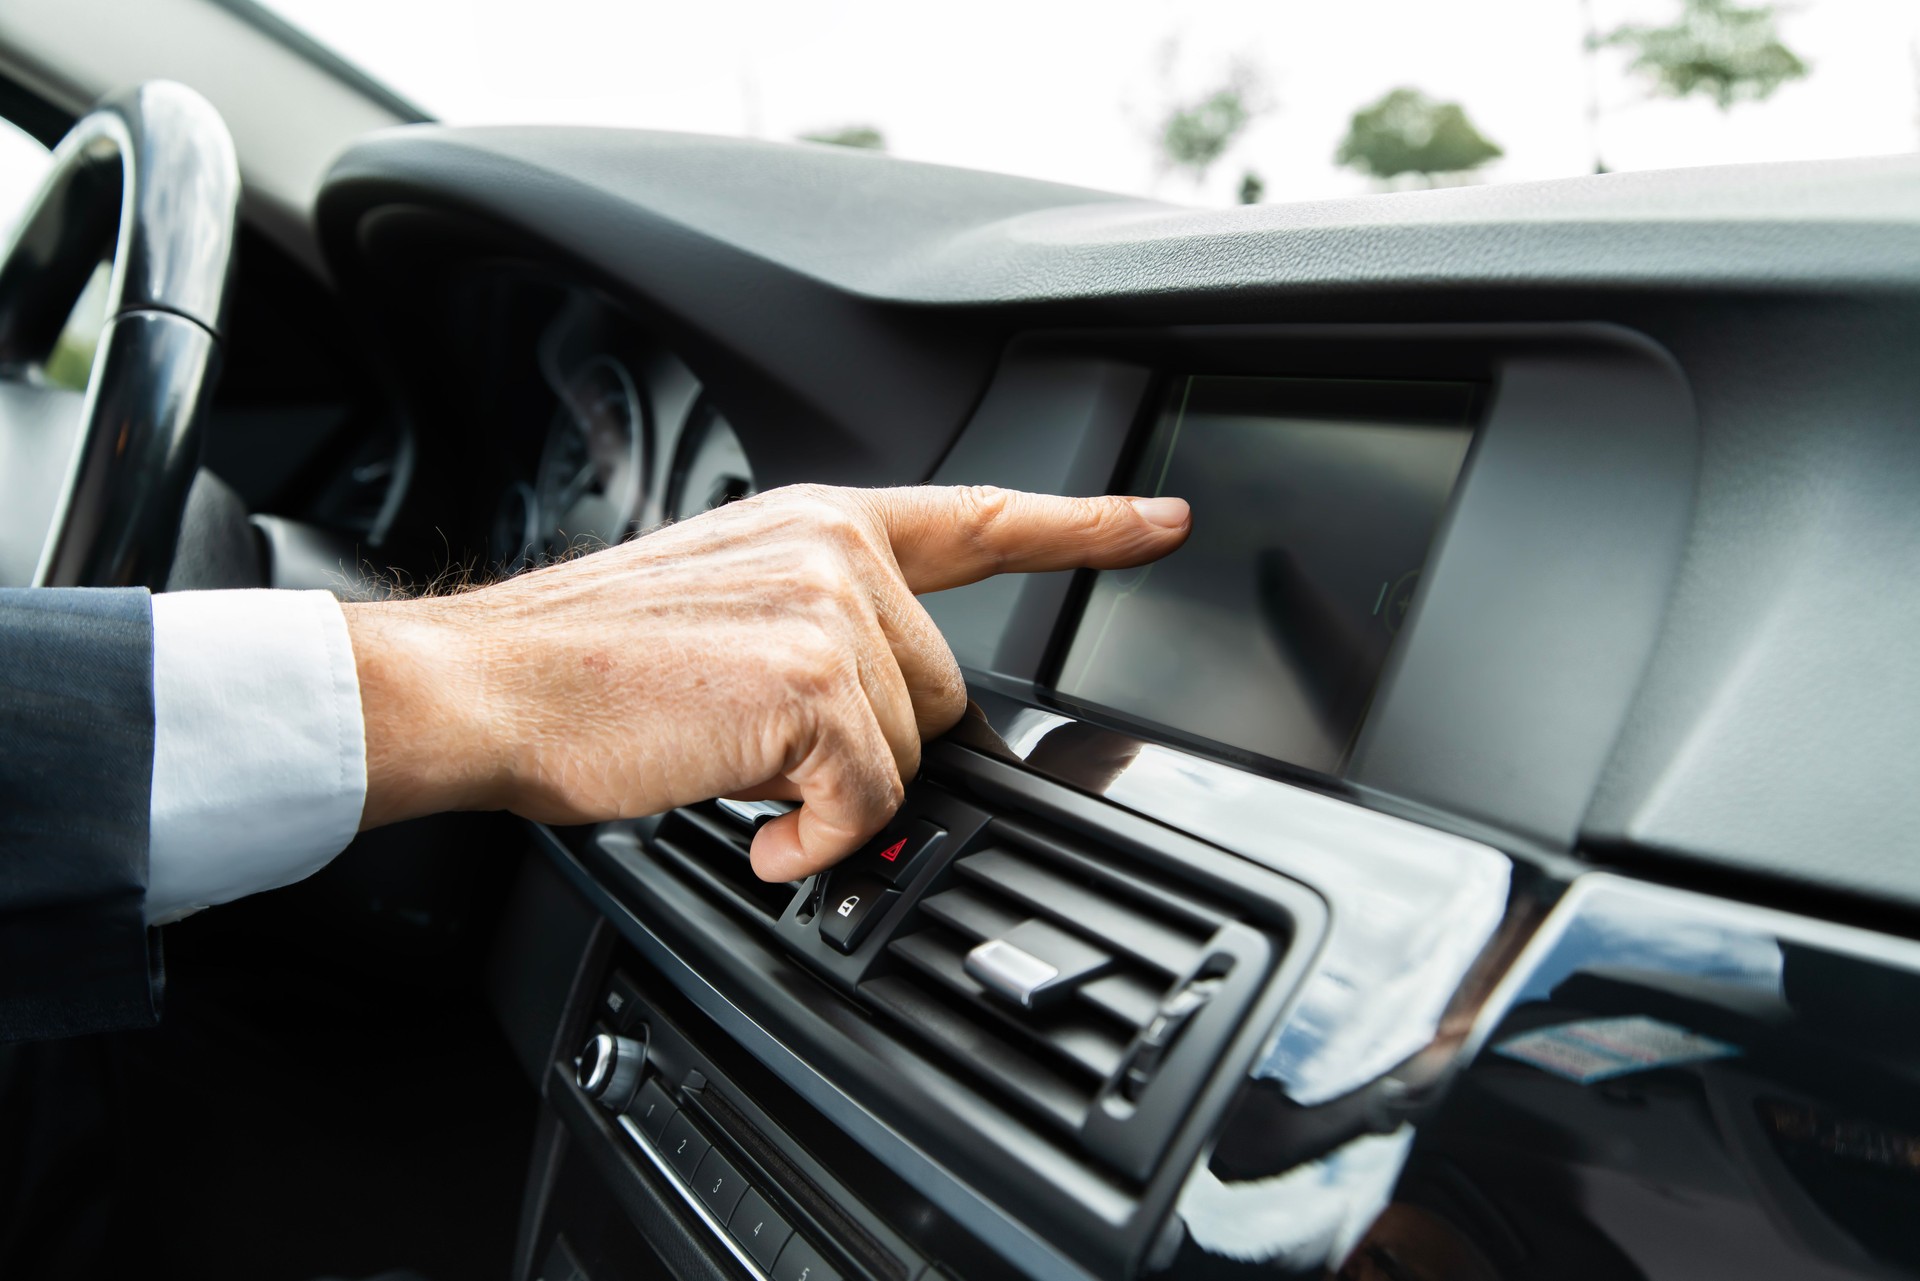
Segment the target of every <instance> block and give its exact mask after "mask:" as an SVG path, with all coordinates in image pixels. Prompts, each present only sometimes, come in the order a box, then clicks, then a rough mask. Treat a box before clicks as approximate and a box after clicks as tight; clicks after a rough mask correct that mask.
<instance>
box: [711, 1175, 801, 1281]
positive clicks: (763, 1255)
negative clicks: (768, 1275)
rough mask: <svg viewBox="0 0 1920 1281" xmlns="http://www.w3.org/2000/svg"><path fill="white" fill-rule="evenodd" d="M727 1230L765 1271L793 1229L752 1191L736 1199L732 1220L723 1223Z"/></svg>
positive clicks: (776, 1256)
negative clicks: (738, 1202)
mask: <svg viewBox="0 0 1920 1281" xmlns="http://www.w3.org/2000/svg"><path fill="white" fill-rule="evenodd" d="M727 1230H728V1231H729V1232H731V1233H733V1239H734V1240H736V1241H738V1242H739V1243H740V1244H741V1245H743V1246H745V1247H746V1251H747V1253H748V1254H749V1255H751V1256H753V1261H754V1262H755V1263H757V1264H759V1265H760V1266H761V1267H763V1268H766V1269H767V1270H768V1271H771V1270H772V1269H773V1261H774V1260H775V1259H777V1258H779V1257H780V1249H781V1247H782V1246H784V1245H786V1243H787V1238H788V1237H790V1236H792V1235H793V1229H792V1228H790V1227H788V1226H787V1221H786V1220H785V1219H783V1218H781V1217H780V1215H779V1214H778V1213H777V1212H776V1211H775V1210H774V1208H773V1207H772V1206H770V1205H768V1204H767V1199H766V1198H765V1197H763V1196H761V1195H760V1193H759V1192H757V1191H756V1190H754V1189H753V1188H748V1189H747V1194H746V1195H745V1196H743V1197H741V1198H740V1204H739V1206H738V1207H737V1208H736V1209H735V1210H734V1212H733V1217H732V1218H731V1219H728V1220H727Z"/></svg>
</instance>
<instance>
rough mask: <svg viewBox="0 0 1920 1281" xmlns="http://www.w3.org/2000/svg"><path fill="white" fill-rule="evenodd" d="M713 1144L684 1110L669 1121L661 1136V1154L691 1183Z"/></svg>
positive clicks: (676, 1171)
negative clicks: (694, 1124) (703, 1135)
mask: <svg viewBox="0 0 1920 1281" xmlns="http://www.w3.org/2000/svg"><path fill="white" fill-rule="evenodd" d="M712 1146H713V1144H711V1143H709V1142H707V1141H706V1140H705V1139H704V1138H702V1137H701V1136H700V1131H698V1130H696V1129H694V1128H693V1122H692V1121H689V1120H688V1119H687V1114H686V1113H684V1112H682V1113H680V1114H679V1115H678V1116H676V1117H674V1118H673V1120H671V1121H669V1122H667V1132H666V1133H665V1134H663V1135H661V1136H660V1155H661V1156H664V1157H665V1158H667V1164H668V1165H670V1166H672V1167H673V1169H674V1172H675V1173H676V1174H678V1175H679V1176H680V1177H681V1178H683V1179H685V1180H686V1181H687V1182H688V1183H689V1184H691V1183H692V1182H693V1176H694V1175H695V1174H696V1173H698V1172H699V1169H700V1162H701V1160H702V1159H703V1158H705V1156H706V1155H707V1149H708V1148H710V1147H712Z"/></svg>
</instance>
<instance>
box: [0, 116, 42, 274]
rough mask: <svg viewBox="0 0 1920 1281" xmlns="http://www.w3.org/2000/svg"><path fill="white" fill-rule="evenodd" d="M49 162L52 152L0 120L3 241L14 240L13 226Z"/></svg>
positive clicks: (0, 232)
mask: <svg viewBox="0 0 1920 1281" xmlns="http://www.w3.org/2000/svg"><path fill="white" fill-rule="evenodd" d="M50 164H52V157H51V155H50V154H49V153H48V151H47V149H46V148H45V147H43V146H41V145H40V143H39V141H38V140H37V139H35V138H34V137H33V136H32V135H31V134H28V133H24V132H22V131H21V130H20V129H19V128H18V127H17V126H15V125H14V124H13V123H12V122H11V121H7V120H0V244H11V243H13V226H14V224H15V223H16V222H18V221H19V220H20V215H21V214H22V213H24V212H25V211H26V207H27V201H29V200H31V199H33V193H34V191H35V189H36V188H38V187H39V186H40V180H41V179H42V178H44V177H45V176H46V173H47V167H48V166H49V165H50Z"/></svg>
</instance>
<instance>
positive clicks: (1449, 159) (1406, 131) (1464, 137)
mask: <svg viewBox="0 0 1920 1281" xmlns="http://www.w3.org/2000/svg"><path fill="white" fill-rule="evenodd" d="M1500 154H1501V151H1500V148H1499V147H1498V146H1497V145H1496V144H1495V143H1494V142H1492V141H1491V140H1490V139H1489V138H1487V136H1486V135H1485V134H1483V133H1481V132H1480V131H1479V130H1478V129H1476V128H1474V126H1473V122H1472V121H1470V120H1468V119H1467V113H1466V110H1465V109H1464V108H1462V107H1461V106H1460V104H1459V103H1457V102H1438V101H1436V100H1434V99H1432V98H1429V97H1428V96H1427V95H1426V94H1424V93H1422V92H1420V91H1419V90H1418V89H1411V88H1406V87H1402V88H1399V89H1395V90H1393V91H1392V92H1390V93H1388V94H1387V95H1386V96H1385V97H1383V98H1381V99H1380V100H1379V101H1377V102H1373V103H1370V104H1368V105H1367V106H1364V107H1362V108H1360V110H1358V111H1356V112H1354V113H1353V122H1352V124H1350V125H1349V126H1348V127H1347V136H1346V138H1345V139H1344V140H1342V142H1341V143H1340V150H1339V151H1337V152H1335V153H1334V159H1335V160H1336V161H1338V162H1339V163H1340V164H1343V165H1345V166H1347V167H1348V168H1350V169H1358V170H1359V171H1360V172H1361V173H1364V174H1369V175H1371V176H1373V177H1375V178H1380V179H1383V180H1384V179H1388V178H1397V177H1399V176H1400V175H1401V174H1405V173H1417V174H1419V175H1421V176H1422V177H1424V178H1426V179H1427V181H1428V182H1429V184H1431V182H1432V181H1433V177H1434V175H1435V174H1445V173H1465V172H1467V171H1468V170H1470V169H1478V168H1479V167H1480V166H1481V165H1484V164H1486V163H1487V162H1488V161H1489V160H1492V159H1495V158H1496V157H1498V156H1499V155H1500Z"/></svg>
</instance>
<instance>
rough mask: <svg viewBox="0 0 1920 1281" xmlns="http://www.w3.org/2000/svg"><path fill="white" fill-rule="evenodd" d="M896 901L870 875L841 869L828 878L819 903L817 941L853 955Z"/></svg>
mask: <svg viewBox="0 0 1920 1281" xmlns="http://www.w3.org/2000/svg"><path fill="white" fill-rule="evenodd" d="M899 897H900V896H899V894H898V893H897V892H896V891H894V890H893V889H891V888H889V887H888V885H887V883H886V881H884V880H882V879H881V878H880V877H878V876H874V875H873V874H871V873H869V872H856V871H852V870H849V869H842V870H840V871H837V872H833V873H831V874H829V875H828V877H827V892H826V894H825V896H824V897H823V898H822V899H821V901H820V937H821V938H823V939H825V940H826V941H827V942H828V943H830V944H832V945H833V946H834V947H837V948H839V949H840V950H841V951H842V952H851V951H853V949H854V948H856V947H859V946H860V940H861V939H863V938H865V937H866V936H867V932H868V931H869V930H871V929H872V928H873V927H874V925H875V924H877V923H878V922H879V920H880V918H881V917H882V916H885V915H886V913H887V908H888V907H889V906H890V905H891V904H892V903H893V901H894V900H895V899H897V898H899Z"/></svg>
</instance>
